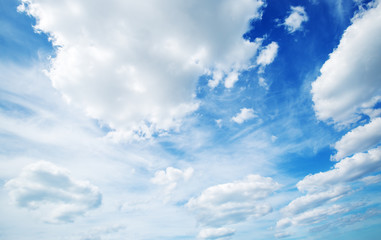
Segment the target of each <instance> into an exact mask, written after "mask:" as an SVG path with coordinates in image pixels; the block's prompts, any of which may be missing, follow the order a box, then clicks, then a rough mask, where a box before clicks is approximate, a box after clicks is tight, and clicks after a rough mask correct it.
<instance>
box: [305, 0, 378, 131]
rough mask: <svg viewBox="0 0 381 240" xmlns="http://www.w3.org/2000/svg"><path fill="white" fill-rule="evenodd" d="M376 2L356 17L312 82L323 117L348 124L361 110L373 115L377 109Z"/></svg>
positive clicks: (316, 105) (317, 114) (357, 116)
mask: <svg viewBox="0 0 381 240" xmlns="http://www.w3.org/2000/svg"><path fill="white" fill-rule="evenodd" d="M376 4H377V6H375V7H374V8H371V9H369V10H367V11H366V12H361V13H360V14H358V15H356V16H355V17H354V19H353V24H352V25H351V26H349V27H348V28H347V29H346V30H345V33H344V34H343V36H342V38H341V41H340V44H339V46H338V47H337V48H336V49H335V51H333V52H332V53H331V54H330V57H329V59H328V60H327V61H326V62H325V63H324V65H323V67H322V68H321V69H320V72H321V75H320V77H319V78H317V79H316V81H315V82H313V83H312V90H311V93H312V100H313V102H314V109H315V111H316V116H317V117H318V118H319V119H320V120H323V121H332V122H333V123H335V124H337V125H348V124H349V123H353V122H355V121H357V120H358V119H359V118H360V114H361V113H364V114H367V115H372V114H371V113H372V112H373V111H374V109H372V107H373V106H374V104H376V103H377V102H376V101H375V99H379V98H380V96H381V68H380V62H381V53H380V51H379V49H381V5H380V4H378V2H377V3H376ZM369 112H370V113H369Z"/></svg>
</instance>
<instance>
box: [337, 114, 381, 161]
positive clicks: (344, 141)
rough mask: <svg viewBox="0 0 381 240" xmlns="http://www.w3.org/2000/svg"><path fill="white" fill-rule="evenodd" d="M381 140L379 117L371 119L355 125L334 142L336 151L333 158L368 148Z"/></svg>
mask: <svg viewBox="0 0 381 240" xmlns="http://www.w3.org/2000/svg"><path fill="white" fill-rule="evenodd" d="M380 142H381V118H376V119H373V120H372V121H371V122H370V123H368V124H366V125H364V126H360V127H357V128H355V129H353V130H352V131H350V132H348V133H347V134H345V135H344V136H343V137H342V138H341V139H340V141H338V142H336V144H335V148H336V150H337V153H336V154H335V155H334V156H333V159H335V160H340V159H341V158H344V157H346V156H350V155H352V154H354V153H357V152H362V151H365V150H368V149H369V148H371V147H373V146H375V145H377V144H379V143H380Z"/></svg>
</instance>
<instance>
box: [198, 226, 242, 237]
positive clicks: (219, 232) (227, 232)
mask: <svg viewBox="0 0 381 240" xmlns="http://www.w3.org/2000/svg"><path fill="white" fill-rule="evenodd" d="M234 233H235V230H234V229H231V228H204V229H202V230H201V231H200V233H199V234H198V238H201V239H227V238H228V237H231V236H233V235H234Z"/></svg>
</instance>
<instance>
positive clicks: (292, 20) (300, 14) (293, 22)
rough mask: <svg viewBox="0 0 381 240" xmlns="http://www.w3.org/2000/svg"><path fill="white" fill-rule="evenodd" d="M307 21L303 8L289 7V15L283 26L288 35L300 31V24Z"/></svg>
mask: <svg viewBox="0 0 381 240" xmlns="http://www.w3.org/2000/svg"><path fill="white" fill-rule="evenodd" d="M307 21H308V16H307V13H306V11H305V10H304V7H301V6H297V7H291V14H290V15H289V16H288V17H287V18H286V19H285V20H284V23H283V25H284V26H285V28H286V29H287V31H288V32H289V33H293V32H295V31H298V30H301V29H302V23H303V22H307Z"/></svg>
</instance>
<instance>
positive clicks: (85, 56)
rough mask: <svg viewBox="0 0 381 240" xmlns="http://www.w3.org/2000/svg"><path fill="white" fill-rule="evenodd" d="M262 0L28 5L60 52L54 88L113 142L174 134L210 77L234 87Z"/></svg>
mask: <svg viewBox="0 0 381 240" xmlns="http://www.w3.org/2000/svg"><path fill="white" fill-rule="evenodd" d="M263 5H264V2H263V1H262V0H249V1H247V0H239V1H236V0H225V1H207V2H205V1H187V2H179V1H175V0H171V1H152V0H151V1H148V2H147V1H144V2H137V1H117V0H113V1H107V2H105V1H94V0H85V1H80V2H73V1H70V0H64V1H60V2H59V3H57V2H51V1H46V0H23V1H22V5H21V6H20V7H19V10H20V11H25V12H27V13H28V14H30V15H32V16H33V17H35V18H36V19H37V24H36V26H35V28H36V29H37V30H38V31H42V32H45V33H47V34H49V36H50V37H51V40H52V42H53V45H54V46H56V47H57V52H56V56H55V57H54V58H53V59H52V64H51V68H50V69H49V70H48V75H49V77H50V78H51V80H52V83H53V86H54V87H55V88H57V89H58V90H59V91H61V93H62V94H63V95H64V97H65V98H66V99H67V100H68V101H69V102H71V103H72V104H74V105H77V106H79V107H80V108H82V109H84V110H85V111H86V112H87V113H88V115H89V116H91V117H93V118H96V119H99V120H101V122H102V123H104V124H107V125H109V126H110V127H111V128H112V129H113V130H115V131H114V132H113V133H110V136H111V137H114V138H131V137H134V136H135V137H150V136H151V135H152V134H153V133H155V132H159V133H160V132H163V131H168V130H172V129H177V128H178V127H179V126H180V125H181V122H182V119H183V118H184V117H185V116H186V115H188V114H189V113H191V112H193V111H195V110H196V109H197V108H198V102H197V101H196V100H195V99H194V90H195V86H196V84H197V81H198V78H199V76H201V75H203V74H207V73H210V75H211V77H212V79H213V81H212V83H210V84H209V85H211V86H216V85H218V82H219V81H220V80H222V79H223V77H224V76H228V79H227V80H226V86H227V87H232V86H233V85H234V82H235V81H236V80H237V77H238V75H239V73H240V71H242V70H245V69H248V68H249V67H250V65H251V64H250V59H251V58H252V57H253V56H254V55H255V53H256V51H257V48H258V46H259V44H260V43H258V42H254V43H253V42H248V41H246V40H244V39H243V38H242V34H243V33H245V31H246V30H247V27H248V23H249V20H250V19H253V18H254V19H255V18H257V19H259V18H260V17H261V8H262V7H263Z"/></svg>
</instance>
